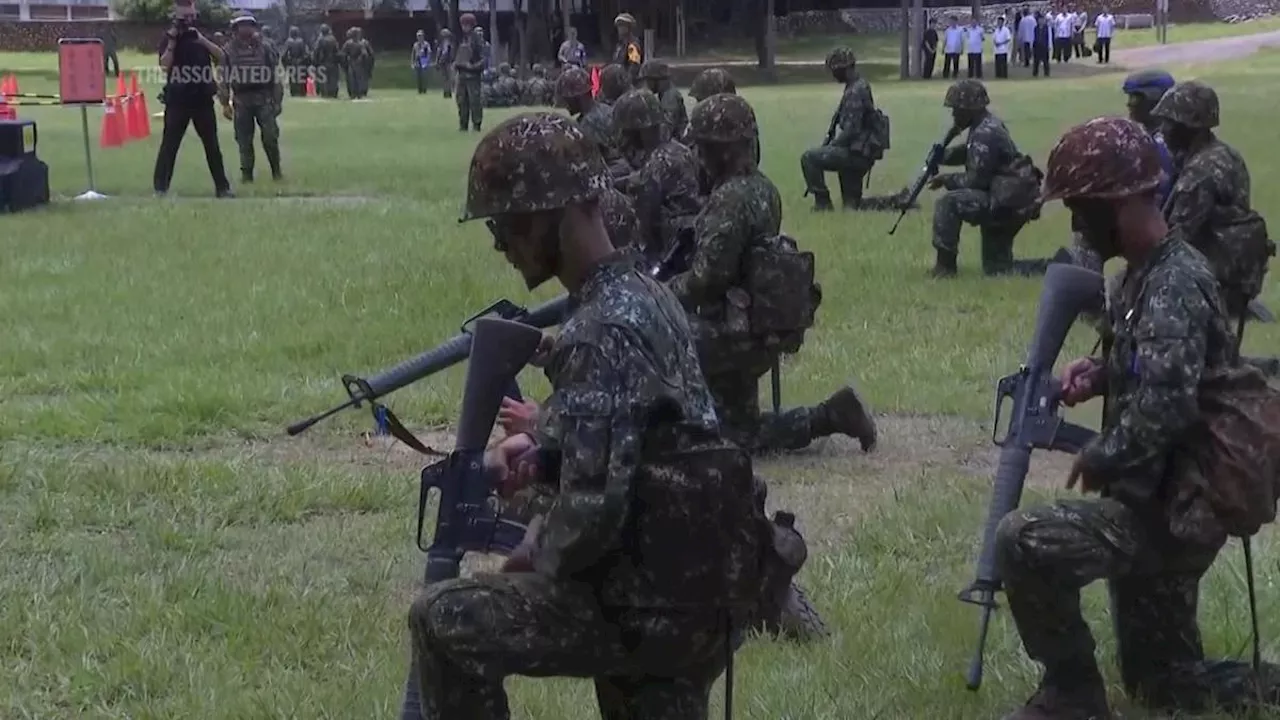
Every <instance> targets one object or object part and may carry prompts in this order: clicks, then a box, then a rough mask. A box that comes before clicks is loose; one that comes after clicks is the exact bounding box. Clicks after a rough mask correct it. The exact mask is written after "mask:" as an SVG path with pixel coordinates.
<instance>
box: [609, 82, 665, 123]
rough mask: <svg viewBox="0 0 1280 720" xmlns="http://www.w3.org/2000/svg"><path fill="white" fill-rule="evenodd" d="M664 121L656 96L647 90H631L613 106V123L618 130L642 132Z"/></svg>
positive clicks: (660, 104) (663, 114) (660, 105)
mask: <svg viewBox="0 0 1280 720" xmlns="http://www.w3.org/2000/svg"><path fill="white" fill-rule="evenodd" d="M666 120H667V116H666V113H664V112H663V111H662V103H661V102H659V101H658V96H657V95H654V94H653V93H652V92H650V91H648V90H631V91H629V92H627V94H625V95H623V96H622V97H620V98H618V100H617V102H615V103H614V104H613V123H614V125H615V126H616V127H617V128H618V129H619V130H643V129H645V128H651V127H657V126H658V125H661V124H662V123H664V122H666Z"/></svg>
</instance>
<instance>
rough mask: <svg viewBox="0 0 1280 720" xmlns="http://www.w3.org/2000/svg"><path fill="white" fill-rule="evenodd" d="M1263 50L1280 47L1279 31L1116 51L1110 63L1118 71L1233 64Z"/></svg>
mask: <svg viewBox="0 0 1280 720" xmlns="http://www.w3.org/2000/svg"><path fill="white" fill-rule="evenodd" d="M1264 47H1280V30H1277V31H1274V32H1265V33H1256V34H1253V35H1236V36H1235V37H1225V38H1214V39H1212V40H1197V41H1195V42H1184V43H1176V44H1170V45H1151V46H1147V47H1139V48H1133V49H1131V50H1120V49H1117V50H1116V51H1115V52H1114V53H1113V57H1112V60H1113V61H1114V62H1115V64H1117V65H1120V66H1122V67H1126V68H1131V69H1138V68H1146V67H1155V66H1158V65H1177V64H1182V63H1206V62H1216V61H1219V60H1235V59H1237V58H1242V57H1247V56H1249V55H1252V54H1253V53H1254V52H1256V51H1257V50H1258V49H1260V48H1264Z"/></svg>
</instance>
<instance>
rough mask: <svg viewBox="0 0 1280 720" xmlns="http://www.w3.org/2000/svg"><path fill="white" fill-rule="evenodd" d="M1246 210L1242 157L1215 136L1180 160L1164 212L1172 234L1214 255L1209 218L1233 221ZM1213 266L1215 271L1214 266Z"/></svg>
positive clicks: (1246, 182)
mask: <svg viewBox="0 0 1280 720" xmlns="http://www.w3.org/2000/svg"><path fill="white" fill-rule="evenodd" d="M1249 210H1250V206H1249V169H1248V167H1246V166H1245V164H1244V158H1242V157H1240V153H1238V152H1236V150H1235V148H1233V147H1231V146H1230V145H1228V144H1226V143H1224V142H1222V141H1221V140H1219V139H1217V138H1216V137H1215V138H1213V139H1212V140H1210V141H1209V144H1208V145H1206V146H1205V147H1203V148H1201V149H1200V150H1198V151H1197V152H1196V153H1195V154H1194V155H1190V156H1188V157H1186V158H1185V159H1184V160H1183V163H1182V172H1181V173H1180V174H1179V175H1178V179H1177V181H1176V182H1175V183H1174V184H1173V190H1172V191H1171V192H1170V194H1169V198H1168V200H1167V210H1166V212H1165V216H1166V218H1167V219H1168V221H1169V233H1170V235H1171V236H1172V237H1174V238H1176V239H1178V240H1181V241H1183V242H1185V243H1187V244H1189V245H1191V246H1192V247H1194V248H1196V249H1197V250H1199V251H1200V252H1202V253H1204V254H1205V255H1206V256H1207V257H1214V256H1215V255H1216V253H1214V252H1213V250H1214V249H1213V248H1210V247H1209V244H1210V243H1212V242H1213V232H1212V231H1213V230H1214V227H1213V222H1215V221H1216V222H1224V221H1226V222H1230V221H1234V220H1237V219H1239V217H1240V216H1243V215H1245V214H1247V213H1248V212H1249ZM1214 270H1215V274H1218V272H1217V271H1218V268H1214ZM1218 276H1219V277H1221V275H1218Z"/></svg>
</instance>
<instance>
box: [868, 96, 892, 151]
mask: <svg viewBox="0 0 1280 720" xmlns="http://www.w3.org/2000/svg"><path fill="white" fill-rule="evenodd" d="M889 134H890V133H889V116H888V115H886V114H885V112H884V111H883V110H881V109H880V108H875V109H873V110H872V111H871V112H869V113H867V145H866V147H867V157H869V158H871V159H872V160H879V159H880V158H882V157H884V154H885V152H887V151H888V150H889Z"/></svg>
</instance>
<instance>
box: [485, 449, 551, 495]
mask: <svg viewBox="0 0 1280 720" xmlns="http://www.w3.org/2000/svg"><path fill="white" fill-rule="evenodd" d="M537 449H538V445H537V443H535V442H534V441H533V436H532V435H529V434H527V433H520V434H518V435H512V436H510V437H507V438H504V439H503V440H502V441H501V442H499V443H498V444H497V445H495V446H494V447H493V448H491V449H490V450H489V451H488V452H487V453H485V459H484V464H485V467H487V468H488V469H489V470H490V471H492V472H494V473H497V475H498V480H499V485H498V494H499V495H502V496H503V497H510V496H511V495H513V494H515V493H516V492H517V491H519V490H520V488H523V487H524V486H526V485H528V484H529V483H531V482H534V481H535V480H537V477H538V473H539V472H541V470H540V468H539V467H538V463H537V452H536V450H537Z"/></svg>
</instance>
